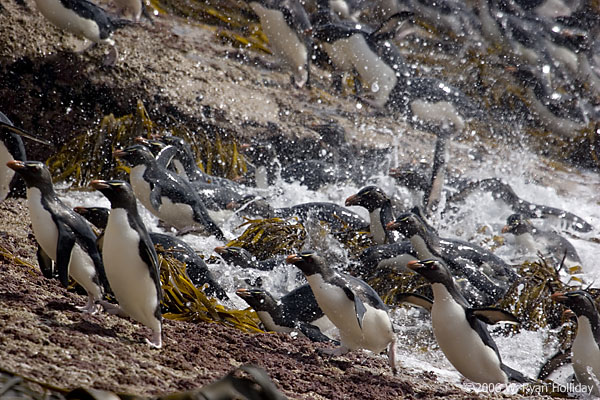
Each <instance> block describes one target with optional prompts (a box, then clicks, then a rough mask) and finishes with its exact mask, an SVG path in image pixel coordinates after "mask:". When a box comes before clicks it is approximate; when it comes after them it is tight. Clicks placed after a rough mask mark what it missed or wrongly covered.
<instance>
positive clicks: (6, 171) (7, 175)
mask: <svg viewBox="0 0 600 400" xmlns="http://www.w3.org/2000/svg"><path fill="white" fill-rule="evenodd" d="M13 158H14V157H13V156H12V155H11V154H10V153H9V151H8V149H7V148H6V146H5V145H4V142H3V141H1V140H0V201H4V199H6V196H8V192H9V191H10V181H11V180H12V178H13V176H15V171H14V170H13V169H11V168H8V167H7V166H6V163H7V162H9V161H11V160H12V159H13Z"/></svg>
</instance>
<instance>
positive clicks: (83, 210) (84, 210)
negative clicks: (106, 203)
mask: <svg viewBox="0 0 600 400" xmlns="http://www.w3.org/2000/svg"><path fill="white" fill-rule="evenodd" d="M73 211H75V212H76V213H77V214H79V215H84V214H87V208H85V207H81V206H77V207H73Z"/></svg>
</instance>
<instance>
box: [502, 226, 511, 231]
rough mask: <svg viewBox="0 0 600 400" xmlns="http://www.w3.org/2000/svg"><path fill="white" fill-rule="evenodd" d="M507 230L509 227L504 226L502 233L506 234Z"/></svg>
mask: <svg viewBox="0 0 600 400" xmlns="http://www.w3.org/2000/svg"><path fill="white" fill-rule="evenodd" d="M509 230H510V225H504V226H503V227H502V233H508V231H509Z"/></svg>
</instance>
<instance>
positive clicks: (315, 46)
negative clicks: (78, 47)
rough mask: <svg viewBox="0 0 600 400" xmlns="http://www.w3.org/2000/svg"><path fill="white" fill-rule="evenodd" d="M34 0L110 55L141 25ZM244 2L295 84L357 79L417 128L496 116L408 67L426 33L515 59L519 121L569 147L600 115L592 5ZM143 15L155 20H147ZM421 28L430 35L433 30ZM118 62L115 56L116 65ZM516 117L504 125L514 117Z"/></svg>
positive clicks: (134, 13)
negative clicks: (407, 42) (326, 73)
mask: <svg viewBox="0 0 600 400" xmlns="http://www.w3.org/2000/svg"><path fill="white" fill-rule="evenodd" d="M35 1H36V3H37V5H38V8H39V10H40V12H41V13H42V14H43V15H44V16H45V17H46V18H47V19H48V20H50V21H51V22H52V23H53V24H55V25H56V26H58V27H60V28H61V29H65V30H67V31H70V32H72V33H74V34H76V35H78V36H81V37H84V38H86V39H88V40H90V41H91V42H92V43H94V44H95V43H101V44H107V45H110V46H111V48H113V49H114V48H115V46H114V44H115V43H114V40H113V39H112V38H111V35H112V33H113V32H114V31H115V30H116V29H118V28H120V27H123V26H125V25H128V24H130V23H131V22H132V21H134V22H137V21H139V20H140V16H141V15H142V12H143V11H144V12H145V1H144V0H118V1H116V5H117V8H118V9H119V11H120V12H121V13H122V15H123V16H125V17H127V18H128V19H120V18H115V17H112V16H110V15H109V14H107V13H106V12H105V11H104V10H103V9H102V8H100V7H99V6H97V5H96V4H94V3H92V2H89V1H87V0H68V1H67V0H35ZM247 2H248V6H249V9H251V10H252V12H253V13H254V14H255V15H256V16H257V17H258V19H259V21H260V23H261V26H262V30H263V32H264V33H265V35H266V36H267V38H268V40H269V48H270V49H271V51H272V52H273V53H274V55H275V56H276V57H277V58H278V59H279V60H280V61H281V62H282V64H283V65H285V66H287V67H288V68H289V69H290V70H291V77H292V78H291V80H292V82H293V83H294V85H296V86H297V87H300V88H302V87H304V86H307V85H310V83H311V73H310V71H311V63H313V64H314V63H316V64H320V65H321V66H323V65H324V66H326V68H329V69H330V70H332V76H333V83H334V89H336V90H338V91H339V90H341V89H342V86H343V82H344V81H345V80H344V79H343V77H344V76H345V75H347V74H351V75H352V76H356V79H355V80H354V81H355V83H356V85H355V86H356V87H355V88H354V89H355V90H356V92H357V96H358V98H359V99H360V100H361V101H362V102H364V103H366V104H369V105H370V106H372V107H373V108H374V109H375V110H379V111H382V110H386V111H387V112H392V113H397V112H400V113H402V115H403V116H405V117H406V118H407V121H409V122H411V123H415V124H417V125H419V126H423V127H426V128H429V129H438V127H439V126H440V125H442V126H451V127H453V129H455V130H457V131H463V130H464V128H465V122H466V121H468V120H471V119H474V120H480V121H481V122H484V123H486V122H490V121H496V120H497V119H498V117H499V116H498V115H496V114H497V111H498V110H485V106H483V105H482V104H479V102H478V101H475V100H474V99H473V98H471V97H469V96H467V95H466V94H465V93H463V91H462V90H460V89H459V88H456V87H454V86H453V85H452V84H450V83H449V82H445V81H444V80H441V79H438V78H434V77H431V76H426V75H424V74H423V72H417V68H416V67H415V66H414V65H409V63H407V62H406V60H405V58H404V57H403V55H402V54H401V51H400V50H399V48H398V46H397V44H396V43H397V40H399V38H402V37H405V36H407V35H411V34H417V35H419V34H422V36H423V38H424V40H427V38H429V37H431V35H432V34H431V32H434V33H435V32H438V34H439V35H440V36H442V37H444V38H447V39H448V38H456V39H457V41H456V42H455V43H454V46H456V44H457V43H462V45H461V46H462V48H461V47H460V46H459V47H458V48H456V49H455V52H457V53H463V54H464V53H466V52H468V51H469V48H477V47H482V46H489V47H497V48H500V49H502V51H503V52H505V56H506V58H507V59H509V60H513V61H510V62H509V63H508V65H507V66H506V68H505V69H506V71H511V73H512V75H513V78H514V80H515V81H516V82H517V84H518V85H520V86H522V87H523V89H524V98H525V99H524V101H523V107H522V108H523V109H522V110H520V111H521V112H520V113H521V114H523V115H525V119H531V118H534V119H537V121H539V122H540V123H541V125H542V126H544V128H545V129H546V130H548V131H551V132H554V133H555V134H557V135H559V136H561V137H563V138H565V139H573V138H576V137H578V135H580V134H581V133H582V132H583V131H585V130H586V129H587V127H588V125H589V123H590V121H592V122H593V121H594V120H596V119H597V117H598V115H599V112H600V109H599V107H598V100H597V99H598V97H599V96H600V75H599V74H598V72H597V70H598V63H599V60H598V58H597V55H596V54H597V53H598V52H597V51H596V50H597V49H598V47H599V46H600V40H598V29H597V26H599V25H600V16H599V15H600V13H599V12H598V10H597V8H596V6H595V3H594V2H593V1H589V0H579V1H574V2H570V3H569V4H566V3H565V2H563V1H560V0H556V1H550V0H545V1H544V0H518V1H505V0H480V1H476V2H474V4H470V5H468V4H464V3H463V2H461V1H456V0H443V1H441V2H436V3H434V4H430V2H427V1H424V0H411V1H408V2H400V1H397V0H377V1H372V2H367V1H361V0H247ZM246 12H248V10H247V11H246ZM144 15H146V16H148V18H149V19H150V15H149V14H148V13H147V12H145V14H144ZM423 26H425V27H429V28H428V29H429V32H425V31H427V29H426V30H425V31H424V30H423V28H422V27H423ZM415 32H416V33H415ZM423 32H425V33H423ZM461 41H462V42H461ZM450 42H452V41H451V40H450ZM115 57H116V50H115V53H114V54H112V55H111V62H115V61H116V58H115ZM513 64H514V65H513ZM484 110H485V111H484ZM514 114H515V113H512V115H510V116H500V118H502V117H506V118H512V119H514V118H515V115H514Z"/></svg>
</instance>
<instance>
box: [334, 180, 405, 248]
mask: <svg viewBox="0 0 600 400" xmlns="http://www.w3.org/2000/svg"><path fill="white" fill-rule="evenodd" d="M345 205H346V207H348V206H361V207H364V208H366V209H367V211H368V212H369V219H370V224H369V229H370V232H371V235H372V236H373V240H374V241H375V243H377V244H384V243H393V242H394V238H393V237H392V235H391V231H389V230H386V228H385V227H386V226H387V224H389V223H390V222H393V221H394V210H393V208H392V200H391V199H390V198H389V196H388V195H387V194H386V193H385V192H384V191H383V189H381V188H379V187H377V186H366V187H364V188H362V189H360V190H359V191H358V193H356V194H353V195H352V196H350V197H348V198H347V199H346V202H345Z"/></svg>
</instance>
